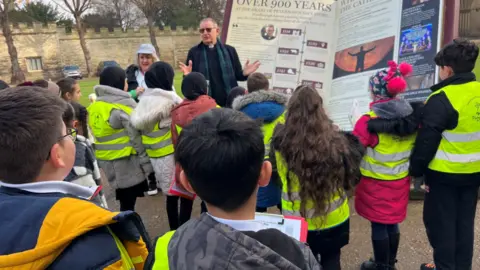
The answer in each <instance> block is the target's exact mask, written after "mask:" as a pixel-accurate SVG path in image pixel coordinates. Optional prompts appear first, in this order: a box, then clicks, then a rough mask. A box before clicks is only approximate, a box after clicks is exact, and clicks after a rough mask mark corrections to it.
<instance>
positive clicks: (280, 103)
mask: <svg viewBox="0 0 480 270" xmlns="http://www.w3.org/2000/svg"><path fill="white" fill-rule="evenodd" d="M287 102H288V97H287V96H286V95H284V94H281V93H277V92H275V91H266V90H260V91H256V92H253V93H250V94H247V95H244V96H240V97H237V98H236V99H235V100H234V101H233V104H232V108H233V109H234V110H237V111H241V112H243V113H245V114H246V115H248V116H250V117H251V118H253V119H263V121H264V122H266V123H270V122H273V121H274V120H275V119H277V118H278V117H280V116H281V115H282V114H283V113H284V112H285V110H286V105H287Z"/></svg>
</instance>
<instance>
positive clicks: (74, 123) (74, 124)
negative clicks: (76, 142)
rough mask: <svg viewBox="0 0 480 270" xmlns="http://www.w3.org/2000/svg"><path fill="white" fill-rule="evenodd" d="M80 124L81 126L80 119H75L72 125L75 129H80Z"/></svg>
mask: <svg viewBox="0 0 480 270" xmlns="http://www.w3.org/2000/svg"><path fill="white" fill-rule="evenodd" d="M78 126H79V124H78V120H73V124H72V127H73V128H74V129H78Z"/></svg>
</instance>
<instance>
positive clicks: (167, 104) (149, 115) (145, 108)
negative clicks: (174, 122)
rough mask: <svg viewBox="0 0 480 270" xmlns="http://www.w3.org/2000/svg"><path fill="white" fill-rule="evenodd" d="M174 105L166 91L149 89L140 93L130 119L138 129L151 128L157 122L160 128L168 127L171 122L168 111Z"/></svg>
mask: <svg viewBox="0 0 480 270" xmlns="http://www.w3.org/2000/svg"><path fill="white" fill-rule="evenodd" d="M174 106H175V104H174V102H173V99H172V96H171V94H170V93H169V92H168V91H165V90H162V89H150V91H148V92H145V94H143V95H142V98H141V99H140V101H139V102H138V104H137V108H136V109H135V110H134V111H133V112H132V115H131V116H130V121H131V123H132V125H133V126H134V127H135V128H136V129H139V130H151V129H152V128H153V127H154V125H155V124H157V123H159V122H160V128H164V127H168V126H169V125H170V123H171V115H170V112H171V110H172V109H173V107H174ZM167 122H168V123H167Z"/></svg>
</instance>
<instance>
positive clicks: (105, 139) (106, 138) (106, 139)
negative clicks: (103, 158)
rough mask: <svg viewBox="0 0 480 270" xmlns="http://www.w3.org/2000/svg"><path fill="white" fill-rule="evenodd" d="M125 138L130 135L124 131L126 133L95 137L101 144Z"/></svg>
mask: <svg viewBox="0 0 480 270" xmlns="http://www.w3.org/2000/svg"><path fill="white" fill-rule="evenodd" d="M125 136H128V134H127V132H126V131H125V130H124V131H121V132H119V133H115V134H112V135H108V136H103V137H95V140H97V142H99V143H105V142H109V141H113V140H116V139H120V138H122V137H125Z"/></svg>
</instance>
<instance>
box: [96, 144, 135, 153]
mask: <svg viewBox="0 0 480 270" xmlns="http://www.w3.org/2000/svg"><path fill="white" fill-rule="evenodd" d="M125 147H131V144H130V143H122V144H95V150H98V151H108V150H122V149H124V148H125Z"/></svg>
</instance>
